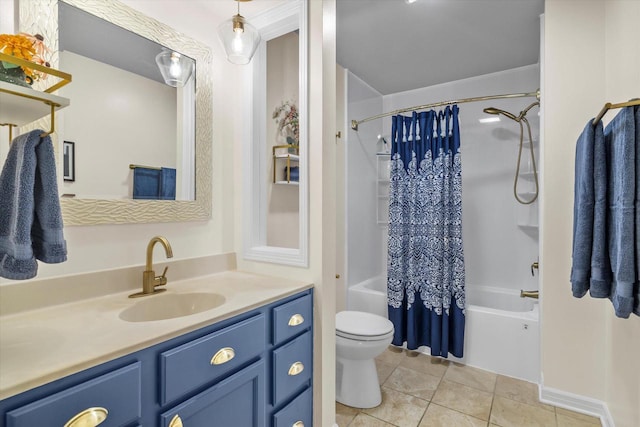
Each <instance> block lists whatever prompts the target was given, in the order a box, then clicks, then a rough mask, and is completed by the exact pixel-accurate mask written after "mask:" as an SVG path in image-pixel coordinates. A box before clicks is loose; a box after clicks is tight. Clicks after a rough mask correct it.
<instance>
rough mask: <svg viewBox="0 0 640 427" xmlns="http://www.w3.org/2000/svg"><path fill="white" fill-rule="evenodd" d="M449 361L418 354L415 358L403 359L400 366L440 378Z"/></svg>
mask: <svg viewBox="0 0 640 427" xmlns="http://www.w3.org/2000/svg"><path fill="white" fill-rule="evenodd" d="M449 363H450V362H449V361H448V360H446V359H442V358H440V357H431V356H429V355H426V354H420V355H418V356H416V357H405V358H404V359H402V361H401V362H400V366H404V367H405V368H409V369H413V370H414V371H420V372H423V373H425V374H429V375H433V376H436V377H440V378H442V376H443V375H444V373H445V372H446V371H447V368H448V367H449Z"/></svg>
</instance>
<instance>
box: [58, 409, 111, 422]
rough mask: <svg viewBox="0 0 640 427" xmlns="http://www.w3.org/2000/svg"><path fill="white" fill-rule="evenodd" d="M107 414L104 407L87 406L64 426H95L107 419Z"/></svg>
mask: <svg viewBox="0 0 640 427" xmlns="http://www.w3.org/2000/svg"><path fill="white" fill-rule="evenodd" d="M107 414H109V411H107V410H106V409H105V408H100V407H94V408H88V409H85V410H84V411H82V412H80V413H79V414H76V415H74V416H73V418H71V419H70V420H69V421H67V423H66V424H65V425H64V427H95V426H97V425H99V424H101V423H102V422H103V421H104V420H106V419H107Z"/></svg>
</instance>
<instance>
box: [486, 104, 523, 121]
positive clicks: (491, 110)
mask: <svg viewBox="0 0 640 427" xmlns="http://www.w3.org/2000/svg"><path fill="white" fill-rule="evenodd" d="M482 111H484V112H485V113H487V114H496V115H499V114H504V115H505V116H507V117H509V118H510V119H511V120H515V121H516V122H517V121H518V118H517V117H516V116H514V115H513V114H511V113H510V112H508V111H504V110H501V109H499V108H494V107H489V108H485V109H484V110H482Z"/></svg>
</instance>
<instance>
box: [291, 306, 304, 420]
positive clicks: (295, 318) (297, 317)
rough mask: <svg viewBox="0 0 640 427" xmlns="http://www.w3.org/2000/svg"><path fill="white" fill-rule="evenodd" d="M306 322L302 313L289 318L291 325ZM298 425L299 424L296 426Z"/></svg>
mask: <svg viewBox="0 0 640 427" xmlns="http://www.w3.org/2000/svg"><path fill="white" fill-rule="evenodd" d="M303 322H304V317H302V314H294V315H293V316H291V318H290V319H289V326H298V325H302V323H303ZM296 427H297V426H296Z"/></svg>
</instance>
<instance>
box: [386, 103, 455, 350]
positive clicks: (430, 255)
mask: <svg viewBox="0 0 640 427" xmlns="http://www.w3.org/2000/svg"><path fill="white" fill-rule="evenodd" d="M460 147H461V145H460V129H459V125H458V106H457V105H453V106H452V107H449V106H447V107H446V108H444V109H443V110H441V111H439V112H436V111H434V110H431V111H428V112H427V111H423V112H421V113H420V114H418V113H417V112H413V114H412V115H411V116H410V117H405V116H400V115H399V116H394V117H392V126H391V176H390V180H391V182H390V185H389V262H388V272H387V277H388V279H387V297H388V301H389V319H390V320H391V321H392V322H393V325H394V328H395V332H394V336H393V342H392V343H393V344H394V345H396V346H401V345H403V343H405V342H406V344H407V348H408V349H411V350H414V349H417V348H418V347H420V346H428V347H430V349H431V354H432V355H433V356H441V357H448V356H449V353H451V354H453V355H454V356H456V357H462V355H463V346H464V325H465V315H464V308H465V298H464V286H465V269H464V255H463V250H462V165H461V154H460Z"/></svg>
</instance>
